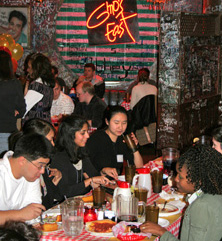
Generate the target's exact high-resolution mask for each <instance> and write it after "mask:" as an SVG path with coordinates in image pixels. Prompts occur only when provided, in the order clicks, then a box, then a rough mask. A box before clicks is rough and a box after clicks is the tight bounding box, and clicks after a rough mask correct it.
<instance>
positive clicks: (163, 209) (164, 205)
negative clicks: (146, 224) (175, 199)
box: [161, 201, 167, 211]
mask: <svg viewBox="0 0 222 241" xmlns="http://www.w3.org/2000/svg"><path fill="white" fill-rule="evenodd" d="M166 204H167V201H165V202H164V204H163V208H162V210H161V211H165V210H166V208H165V207H166Z"/></svg>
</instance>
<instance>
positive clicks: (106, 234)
mask: <svg viewBox="0 0 222 241" xmlns="http://www.w3.org/2000/svg"><path fill="white" fill-rule="evenodd" d="M91 223H92V222H87V223H86V226H85V230H86V231H87V232H89V233H90V234H91V235H93V236H97V237H113V236H114V235H113V232H109V233H97V232H91V231H89V226H90V224H91Z"/></svg>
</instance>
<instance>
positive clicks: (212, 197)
mask: <svg viewBox="0 0 222 241" xmlns="http://www.w3.org/2000/svg"><path fill="white" fill-rule="evenodd" d="M221 163H222V155H221V154H220V153H219V152H217V151H216V150H214V149H213V148H211V147H210V146H207V145H198V144H197V145H195V146H193V147H191V148H190V149H189V150H188V151H187V152H185V153H184V154H183V155H182V156H181V157H180V158H179V161H178V163H177V166H176V168H177V176H176V179H175V181H176V183H177V187H178V190H179V191H180V192H182V193H187V194H190V197H189V198H188V202H189V206H188V207H187V209H186V211H185V214H184V219H183V224H182V229H181V235H180V240H181V241H188V240H189V241H196V240H201V241H208V240H210V241H219V240H221V237H222V228H221V223H222V208H221V203H222V165H221ZM140 229H141V231H142V232H145V233H152V234H154V235H157V236H161V237H160V240H161V241H179V239H177V238H176V237H175V236H173V234H171V233H170V232H169V231H167V230H166V229H165V228H163V227H161V226H160V225H158V224H155V223H152V222H145V223H144V224H142V225H141V226H140Z"/></svg>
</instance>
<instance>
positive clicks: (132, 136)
mask: <svg viewBox="0 0 222 241" xmlns="http://www.w3.org/2000/svg"><path fill="white" fill-rule="evenodd" d="M130 136H131V138H132V140H133V141H134V142H135V144H136V146H137V145H138V143H139V141H138V139H137V138H136V136H135V135H134V133H133V132H131V134H130Z"/></svg>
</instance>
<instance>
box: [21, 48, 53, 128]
mask: <svg viewBox="0 0 222 241" xmlns="http://www.w3.org/2000/svg"><path fill="white" fill-rule="evenodd" d="M28 73H29V75H30V77H31V78H32V81H31V82H30V84H29V83H28V91H27V94H26V95H25V99H26V104H27V110H26V114H25V117H24V119H23V124H24V122H25V121H27V120H29V119H32V118H39V119H43V120H46V121H48V122H51V115H50V109H51V106H52V100H53V88H54V86H55V81H54V76H53V74H52V66H51V63H50V60H49V59H48V58H47V57H46V56H44V55H43V54H41V53H36V54H33V55H32V56H31V58H30V60H29V62H28ZM26 88H27V86H26Z"/></svg>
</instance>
